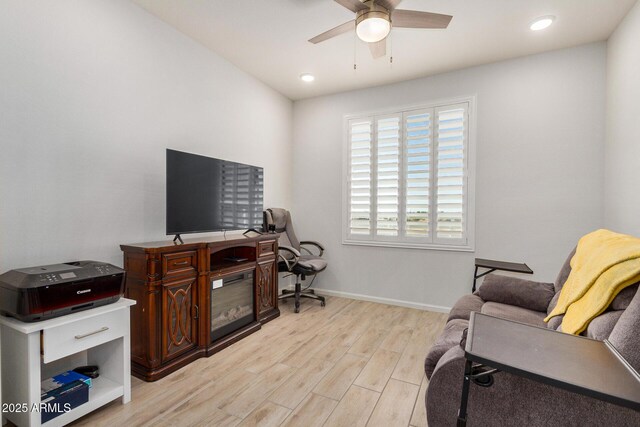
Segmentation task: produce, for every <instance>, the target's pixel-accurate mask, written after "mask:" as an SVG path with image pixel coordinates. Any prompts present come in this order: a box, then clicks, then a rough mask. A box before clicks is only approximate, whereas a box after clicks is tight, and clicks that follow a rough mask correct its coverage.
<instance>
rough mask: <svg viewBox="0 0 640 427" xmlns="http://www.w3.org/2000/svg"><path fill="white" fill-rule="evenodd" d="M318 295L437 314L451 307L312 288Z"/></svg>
mask: <svg viewBox="0 0 640 427" xmlns="http://www.w3.org/2000/svg"><path fill="white" fill-rule="evenodd" d="M313 290H314V291H315V292H316V293H317V294H318V295H329V296H333V297H341V298H349V299H355V300H360V301H369V302H378V303H381V304H389V305H397V306H400V307H409V308H416V309H418V310H425V311H435V312H438V313H449V311H451V307H443V306H440V305H431V304H421V303H417V302H411V301H403V300H399V299H393V298H381V297H372V296H369V295H362V294H352V293H351V292H341V291H332V290H330V289H322V288H313Z"/></svg>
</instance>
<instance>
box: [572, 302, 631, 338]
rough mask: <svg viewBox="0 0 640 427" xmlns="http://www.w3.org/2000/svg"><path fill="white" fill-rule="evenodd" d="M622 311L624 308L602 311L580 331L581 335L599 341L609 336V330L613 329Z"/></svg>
mask: <svg viewBox="0 0 640 427" xmlns="http://www.w3.org/2000/svg"><path fill="white" fill-rule="evenodd" d="M622 313H624V310H616V311H607V312H606V313H602V314H601V315H600V316H598V317H596V318H595V319H593V320H592V321H591V322H590V323H589V326H587V329H586V330H585V331H584V332H583V333H582V335H584V336H586V337H589V338H593V339H594V340H600V341H603V340H605V339H607V338H609V335H611V331H613V328H614V327H615V326H616V323H618V320H619V319H620V316H621V315H622Z"/></svg>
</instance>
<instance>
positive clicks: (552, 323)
mask: <svg viewBox="0 0 640 427" xmlns="http://www.w3.org/2000/svg"><path fill="white" fill-rule="evenodd" d="M562 319H564V314H561V315H559V316H553V317H552V318H551V319H549V321H548V322H547V328H549V329H553V330H554V331H557V330H558V329H559V328H560V325H561V324H562Z"/></svg>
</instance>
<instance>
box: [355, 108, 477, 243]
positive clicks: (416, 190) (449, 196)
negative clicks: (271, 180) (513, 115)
mask: <svg viewBox="0 0 640 427" xmlns="http://www.w3.org/2000/svg"><path fill="white" fill-rule="evenodd" d="M473 104H474V99H473V98H466V99H464V100H456V101H454V102H447V103H438V104H434V105H431V106H425V107H420V108H407V109H404V110H401V111H398V112H394V113H380V114H369V115H354V116H349V117H347V118H346V127H347V138H346V146H347V149H346V150H345V166H346V167H345V172H346V175H347V176H346V179H345V182H346V187H345V190H346V191H345V203H344V215H345V218H344V239H343V242H344V243H346V244H360V245H375V246H398V247H415V248H434V249H450V250H472V249H473V236H472V234H473V233H472V231H473V206H472V205H473V203H472V201H473V198H472V190H473V185H472V184H473V183H472V182H470V179H469V178H470V176H472V174H471V171H472V164H471V161H470V160H471V150H470V138H469V134H470V128H471V126H470V123H472V121H471V114H472V112H473V111H472V110H473V109H472V106H473Z"/></svg>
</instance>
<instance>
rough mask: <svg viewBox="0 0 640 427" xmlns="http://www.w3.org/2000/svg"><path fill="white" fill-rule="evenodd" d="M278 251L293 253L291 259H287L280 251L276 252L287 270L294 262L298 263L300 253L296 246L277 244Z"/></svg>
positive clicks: (294, 264) (293, 265)
mask: <svg viewBox="0 0 640 427" xmlns="http://www.w3.org/2000/svg"><path fill="white" fill-rule="evenodd" d="M278 251H285V252H289V253H290V254H292V255H293V261H292V260H291V259H287V257H285V256H284V255H282V253H280V252H278V258H279V259H281V260H282V261H284V263H285V264H286V265H287V270H289V271H291V269H292V268H293V267H295V266H296V264H297V263H298V259H299V258H300V256H301V255H302V254H301V253H300V252H298V250H297V249H296V248H292V247H291V246H284V245H282V246H278Z"/></svg>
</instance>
